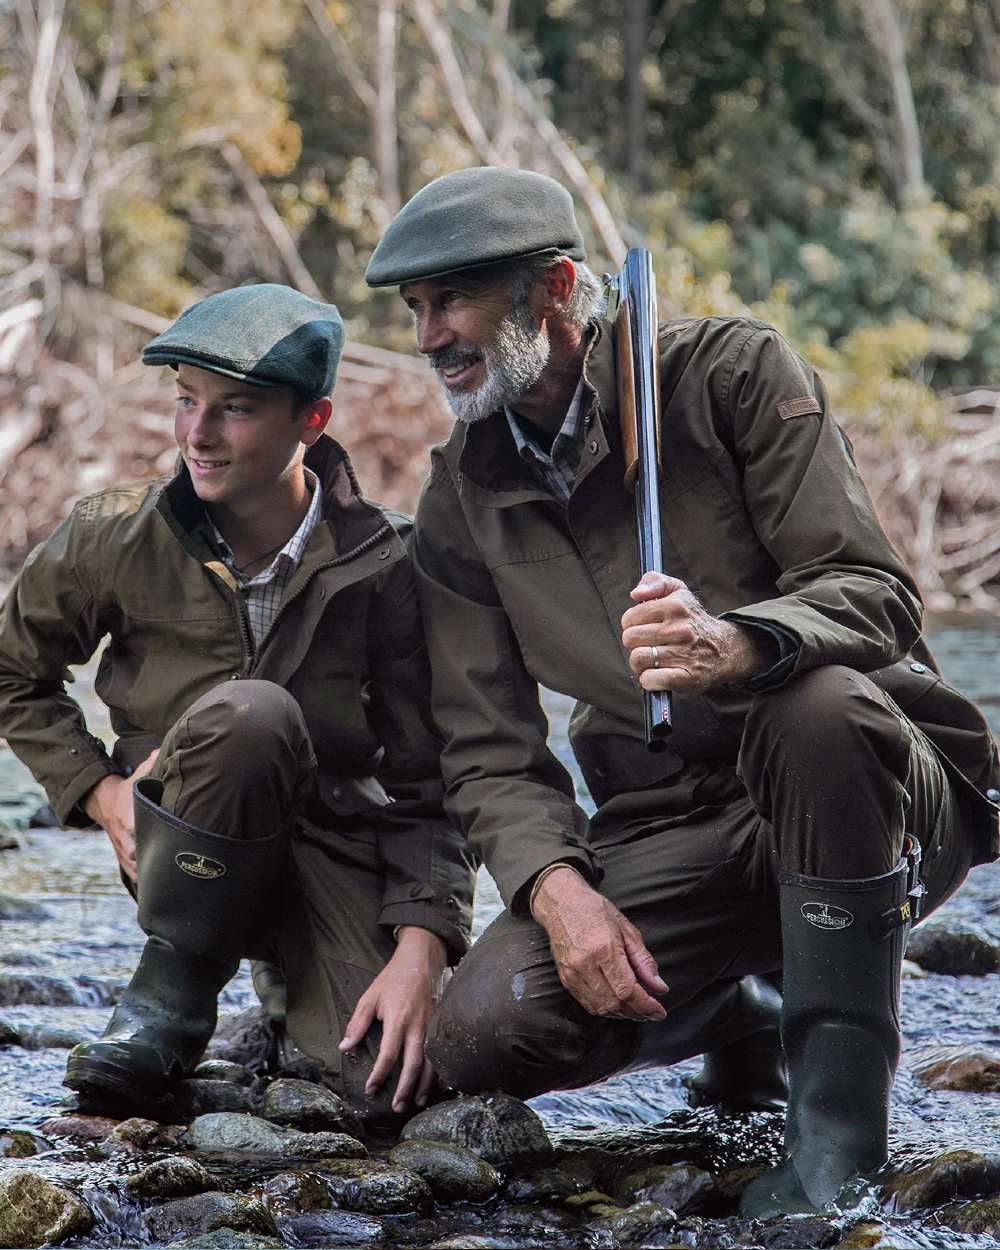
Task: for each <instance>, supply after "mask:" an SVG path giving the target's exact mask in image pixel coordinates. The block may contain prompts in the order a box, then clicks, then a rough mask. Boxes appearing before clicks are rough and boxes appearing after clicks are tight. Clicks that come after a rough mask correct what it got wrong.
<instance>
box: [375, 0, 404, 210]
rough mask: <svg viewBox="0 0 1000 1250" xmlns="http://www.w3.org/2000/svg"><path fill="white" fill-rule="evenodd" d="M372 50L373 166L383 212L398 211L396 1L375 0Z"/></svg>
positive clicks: (399, 200) (397, 27) (397, 22)
mask: <svg viewBox="0 0 1000 1250" xmlns="http://www.w3.org/2000/svg"><path fill="white" fill-rule="evenodd" d="M377 30H378V36H377V40H376V51H375V99H376V104H375V115H374V119H373V120H374V125H375V167H376V168H377V169H378V175H379V183H380V185H381V188H382V199H383V201H384V202H385V207H386V212H387V213H388V214H389V216H391V217H394V216H395V215H396V213H398V212H399V207H400V204H401V202H402V201H401V197H400V193H399V160H398V142H399V140H398V133H397V130H398V128H397V120H396V44H397V33H398V30H399V13H398V9H397V3H396V0H378V23H377Z"/></svg>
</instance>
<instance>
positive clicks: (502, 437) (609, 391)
mask: <svg viewBox="0 0 1000 1250" xmlns="http://www.w3.org/2000/svg"><path fill="white" fill-rule="evenodd" d="M583 382H584V389H585V392H589V393H590V394H589V403H590V404H591V405H594V404H596V408H597V413H598V414H599V415H600V417H601V418H602V420H603V422H604V425H605V429H606V431H607V437H608V442H609V444H611V445H617V444H619V443H620V442H621V438H620V435H619V433H618V394H617V383H616V380H615V361H614V343H613V335H612V327H611V325H610V323H608V322H605V321H600V322H598V323H597V324H596V325H595V327H594V331H593V337H592V338H591V341H590V345H589V347H588V348H587V354H586V356H585V357H584V361H583ZM587 402H588V399H587V398H586V397H585V399H584V403H587ZM449 444H450V446H451V447H452V449H453V450H455V449H457V451H458V467H459V472H460V475H461V479H462V481H461V486H462V489H463V490H465V489H466V488H467V486H469V485H470V484H471V486H472V487H473V493H475V494H477V495H479V496H480V498H482V495H481V492H487V493H493V494H497V495H503V496H504V502H505V503H522V502H526V501H527V500H529V499H550V498H551V496H550V495H549V493H548V491H546V490H544V489H543V488H542V487H541V486H540V485H539V483H538V482H537V480H536V479H535V478H534V477H533V476H532V474H531V471H530V470H529V469H528V466H527V465H526V464H525V463H524V461H523V460H522V459H521V457H520V456H519V455H518V453H517V448H516V446H515V445H514V439H513V436H512V434H511V432H510V427H509V426H508V424H507V418H506V416H505V414H504V413H503V411H498V412H494V413H492V414H491V415H490V416H488V417H486V418H485V419H484V420H482V421H476V422H474V423H473V424H472V425H464V424H463V423H462V422H457V423H456V425H455V429H454V430H453V431H452V435H451V438H450V440H449Z"/></svg>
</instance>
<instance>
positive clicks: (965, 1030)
mask: <svg viewBox="0 0 1000 1250" xmlns="http://www.w3.org/2000/svg"><path fill="white" fill-rule="evenodd" d="M931 639H932V642H933V645H934V649H935V652H936V654H937V657H938V660H939V663H940V664H941V667H942V670H943V672H944V675H945V677H946V679H947V680H949V681H950V682H951V684H952V685H955V686H957V687H958V688H960V689H962V690H964V691H966V692H968V693H969V694H970V695H972V696H973V697H974V698H975V699H976V700H977V702H978V703H979V704H980V706H981V707H982V708H983V711H984V713H985V714H986V715H987V717H988V719H989V720H990V722H991V724H992V726H993V728H994V731H995V732H997V733H1000V623H997V622H992V621H985V622H978V623H976V624H973V625H968V624H965V625H951V624H939V625H938V626H937V627H936V628H934V629H933V630H932V631H931ZM92 671H93V670H92V668H91V669H87V670H83V671H82V672H81V674H80V675H79V681H78V684H77V686H76V687H75V691H76V693H77V696H78V697H79V699H80V702H81V703H82V704H83V706H84V707H85V709H86V711H87V715H88V719H89V720H90V723H91V728H92V729H93V730H94V732H97V733H99V734H104V735H107V734H108V733H109V729H108V726H107V720H106V717H104V715H103V709H101V708H100V707H99V706H98V705H97V704H96V701H95V700H94V696H93V693H92V690H91V688H90V684H89V677H90V674H91V673H92ZM546 710H547V711H548V713H549V717H550V724H551V729H552V741H553V744H554V746H555V749H556V750H557V753H558V754H559V755H560V757H561V758H562V759H563V761H564V762H565V763H566V764H567V766H569V767H570V768H571V769H573V770H574V772H575V768H574V765H573V761H572V757H571V756H570V753H569V747H568V741H567V738H566V724H567V720H568V714H569V703H568V701H567V700H566V699H564V698H562V697H561V696H555V695H548V696H547V697H546ZM577 775H578V774H577ZM581 801H582V802H584V804H587V802H588V800H587V797H586V795H585V794H581ZM42 802H43V795H42V794H41V791H40V790H39V788H38V787H37V786H36V785H35V783H34V781H33V780H32V779H31V777H30V775H29V774H28V773H27V771H26V770H25V769H24V768H23V767H22V766H21V765H20V764H19V763H18V761H17V760H16V759H15V758H14V757H13V755H12V754H11V752H10V751H9V750H8V749H7V748H6V746H5V745H4V744H2V742H0V839H2V837H3V833H2V831H3V830H4V829H6V830H8V831H12V832H13V835H14V838H15V839H16V841H17V842H19V844H20V845H19V846H18V847H17V848H16V849H9V850H5V851H2V852H0V894H15V895H20V896H23V897H25V898H26V899H28V900H30V901H33V902H35V903H36V904H38V905H40V907H41V908H42V909H44V915H42V916H34V917H30V918H23V919H11V920H7V921H4V922H2V923H0V984H4V985H5V986H6V990H5V997H0V1004H2V1003H4V1002H5V1001H6V1003H7V1004H10V1005H2V1006H0V1017H2V1019H4V1020H7V1021H9V1022H10V1023H11V1024H12V1025H14V1027H15V1028H18V1029H20V1030H23V1029H24V1027H25V1026H30V1028H29V1032H30V1033H32V1034H33V1048H30V1049H29V1048H25V1047H22V1046H11V1047H8V1048H6V1049H3V1048H0V1136H2V1134H3V1133H4V1132H5V1131H10V1130H11V1129H15V1128H37V1126H38V1125H39V1124H41V1123H42V1122H43V1121H44V1120H46V1119H47V1118H49V1117H51V1116H53V1115H56V1114H59V1113H60V1112H61V1111H63V1110H65V1109H66V1108H67V1107H69V1106H71V1105H72V1103H71V1098H70V1096H69V1095H68V1093H67V1091H65V1090H64V1089H63V1088H62V1086H61V1084H60V1081H61V1078H62V1073H63V1068H64V1065H65V1059H66V1049H65V1046H66V1042H67V1039H66V1038H65V1037H64V1038H62V1039H60V1038H59V1036H58V1033H59V1031H60V1030H70V1031H72V1032H74V1033H75V1034H80V1033H84V1034H87V1035H90V1036H97V1035H98V1034H99V1033H100V1031H101V1029H102V1028H103V1025H104V1022H105V1020H106V1019H107V1016H108V1013H109V1008H108V1005H107V1004H108V1002H109V1000H110V998H111V996H112V995H113V994H114V992H115V990H116V987H118V986H120V985H121V983H122V982H124V981H125V980H127V978H128V976H129V975H130V973H131V970H132V968H133V967H134V965H135V963H136V961H137V959H138V956H139V952H140V949H141V944H142V942H141V939H142V935H141V933H140V931H139V929H138V927H137V926H136V924H135V919H134V916H135V912H134V905H133V904H132V902H131V900H130V899H129V898H128V896H127V895H126V894H125V891H124V890H123V889H122V887H121V885H120V883H119V880H118V875H117V871H116V865H115V861H114V857H113V854H112V852H111V849H110V845H109V843H108V841H107V839H106V838H105V836H104V835H103V834H101V833H88V832H77V833H67V832H62V831H59V830H54V829H45V828H31V829H29V828H27V822H28V818H29V816H30V815H31V813H32V812H34V811H35V809H36V808H37V807H38V806H39V805H40V804H41V803H42ZM498 907H499V899H498V897H497V894H496V889H495V887H494V886H493V883H492V882H491V881H490V880H489V878H488V877H486V876H485V874H483V875H482V876H481V878H480V883H479V889H478V893H477V907H476V932H477V933H478V932H479V931H481V929H482V928H483V926H484V925H485V924H486V923H488V922H489V920H490V919H492V917H493V916H494V915H495V914H496V911H497V910H498ZM937 916H938V918H941V919H945V918H951V919H952V920H956V921H962V922H969V923H971V924H974V925H976V926H977V927H978V928H979V929H980V930H981V931H982V932H984V933H985V934H987V935H988V936H989V937H990V938H991V940H992V941H993V942H995V943H1000V864H993V865H986V866H983V867H980V868H978V869H976V870H974V872H973V873H972V874H971V875H970V878H969V880H968V881H967V882H966V884H965V885H964V886H963V888H962V889H961V890H960V891H959V892H958V894H957V895H956V896H955V897H954V898H953V899H951V900H950V901H949V902H948V903H947V904H946V905H945V907H944V908H943V909H941V911H940V912H939V913H937ZM998 982H1000V977H998V976H997V975H992V976H987V977H953V976H937V975H929V976H927V977H925V978H921V979H908V980H905V981H904V984H903V1022H904V1055H903V1061H902V1063H901V1066H900V1073H899V1076H898V1078H897V1082H896V1086H895V1089H894V1094H893V1152H894V1156H893V1162H894V1163H896V1164H899V1165H903V1164H906V1165H908V1166H914V1165H916V1164H919V1163H922V1162H924V1161H927V1160H929V1159H931V1158H933V1157H934V1156H935V1155H937V1154H940V1153H941V1152H942V1151H944V1150H947V1149H953V1148H956V1147H962V1148H968V1149H975V1150H983V1149H989V1148H991V1149H992V1150H993V1151H997V1152H1000V1094H982V1093H978V1094H973V1093H957V1092H938V1093H932V1092H929V1091H928V1090H926V1089H925V1088H924V1087H923V1085H922V1084H920V1083H919V1082H918V1081H917V1080H916V1079H915V1078H914V1076H913V1067H914V1065H915V1063H916V1062H917V1061H918V1059H920V1058H921V1057H922V1056H923V1055H925V1054H926V1052H927V1049H928V1047H930V1046H942V1045H956V1046H959V1045H961V1046H966V1047H968V1046H970V1045H974V1046H976V1047H981V1048H986V1049H992V1050H994V1051H996V1050H997V1049H998V1048H1000V1015H998V1006H1000V994H998ZM19 985H20V986H22V987H23V989H22V990H21V991H20V996H21V997H22V998H23V999H24V1000H25V1001H22V1002H20V1003H18V1002H17V1001H16V1000H17V998H18V997H19V991H18V988H17V987H18V986H19ZM32 985H34V986H36V987H37V986H38V985H42V986H43V987H44V989H43V992H41V993H38V992H37V990H36V991H32V990H31V988H30V987H31V986H32ZM39 998H41V999H44V1000H45V1002H44V1003H39V1002H38V1001H37V1000H38V999H39ZM254 1001H255V999H254V996H253V992H252V989H251V987H250V980H249V976H248V973H247V967H246V965H244V966H243V968H242V969H241V971H240V973H239V974H238V975H237V977H235V978H234V979H233V981H232V982H230V984H229V986H227V988H226V989H225V991H224V992H223V996H222V1002H221V1010H222V1011H223V1012H226V1011H236V1010H240V1009H241V1008H243V1007H245V1006H248V1005H250V1004H252V1003H253V1002H254ZM29 1040H31V1039H29ZM52 1043H55V1044H52ZM694 1066H695V1065H693V1064H682V1065H678V1066H677V1067H675V1068H671V1069H666V1070H660V1071H656V1072H645V1073H639V1074H634V1075H632V1076H628V1077H622V1078H618V1079H613V1080H611V1081H608V1082H605V1083H604V1084H603V1085H599V1086H595V1087H592V1088H591V1089H589V1090H585V1091H580V1092H575V1093H570V1094H561V1095H549V1096H546V1097H543V1098H539V1099H536V1100H535V1101H534V1103H533V1105H534V1107H535V1109H536V1110H537V1111H538V1112H539V1113H540V1114H541V1116H542V1118H543V1120H544V1121H545V1122H546V1124H547V1126H548V1127H549V1128H550V1130H552V1131H556V1132H558V1133H560V1134H568V1135H569V1138H568V1139H572V1138H574V1137H577V1138H578V1137H580V1136H581V1135H584V1136H585V1135H586V1134H587V1133H590V1132H592V1131H597V1130H608V1129H613V1128H619V1129H623V1130H626V1131H627V1130H628V1127H629V1126H634V1127H635V1132H636V1133H637V1134H642V1133H644V1132H646V1131H647V1129H645V1128H644V1127H642V1126H650V1125H654V1124H655V1123H656V1122H657V1121H660V1120H662V1119H663V1117H664V1116H665V1115H669V1114H670V1113H671V1112H676V1111H677V1110H678V1109H680V1108H683V1107H685V1106H686V1102H685V1099H684V1093H685V1090H684V1086H683V1084H682V1079H683V1077H684V1076H685V1075H687V1074H689V1073H690V1072H691V1071H692V1069H693V1067H694ZM44 1158H45V1156H41V1157H40V1158H39V1159H38V1160H37V1162H38V1163H39V1165H40V1166H43V1160H44ZM31 1162H32V1166H34V1165H35V1162H36V1160H32V1161H31ZM98 1166H99V1165H97V1164H95V1165H94V1167H95V1169H96V1168H98ZM97 1180H98V1178H97V1175H96V1173H95V1175H94V1176H92V1177H91V1181H92V1182H93V1183H95V1184H96V1183H97ZM892 1226H894V1227H898V1228H899V1235H900V1237H902V1238H903V1240H902V1241H901V1243H900V1244H904V1245H911V1244H912V1245H926V1246H997V1245H1000V1241H997V1240H995V1239H993V1238H991V1237H990V1236H984V1235H972V1234H957V1233H953V1232H949V1231H948V1230H945V1229H935V1228H934V1226H933V1220H930V1221H929V1222H928V1221H927V1219H926V1218H924V1219H922V1220H920V1221H916V1222H915V1221H914V1220H913V1219H912V1218H909V1217H902V1216H900V1217H893V1219H892ZM904 1227H905V1228H906V1230H907V1232H906V1236H904V1233H903V1230H904ZM907 1238H910V1240H907ZM912 1238H916V1240H912ZM74 1244H78V1245H85V1244H89V1243H87V1242H79V1241H78V1242H76V1243H74ZM95 1244H96V1243H95ZM104 1244H107V1243H106V1242H105V1243H104ZM785 1244H791V1243H790V1242H786V1243H785ZM880 1244H882V1245H889V1244H890V1243H889V1242H882V1243H880ZM892 1244H896V1243H892Z"/></svg>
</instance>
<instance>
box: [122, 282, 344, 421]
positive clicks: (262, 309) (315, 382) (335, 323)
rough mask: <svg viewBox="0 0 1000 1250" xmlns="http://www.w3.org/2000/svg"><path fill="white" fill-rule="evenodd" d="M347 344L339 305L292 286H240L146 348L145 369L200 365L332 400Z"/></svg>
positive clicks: (191, 311) (200, 306) (197, 308)
mask: <svg viewBox="0 0 1000 1250" xmlns="http://www.w3.org/2000/svg"><path fill="white" fill-rule="evenodd" d="M343 346H344V323H343V321H341V319H340V313H339V312H338V311H337V309H336V307H335V306H334V305H333V304H321V303H319V302H318V301H317V300H313V299H309V298H308V296H305V295H302V294H301V293H300V292H299V291H293V290H292V288H291V287H290V286H280V285H278V284H277V283H274V282H262V283H259V284H258V285H256V286H240V287H234V288H233V289H232V290H230V291H220V292H219V293H218V294H217V295H210V296H209V297H208V298H207V299H203V300H201V301H199V302H198V303H197V304H192V305H191V307H190V308H188V309H185V311H184V312H182V313H181V315H180V316H179V317H178V318H177V320H176V321H175V322H174V324H173V325H172V326H170V327H169V328H168V329H166V330H164V331H163V333H162V334H159V335H157V337H156V338H155V339H152V340H151V341H150V342H149V343H147V344H146V346H145V347H144V348H143V351H142V360H143V364H147V365H197V367H198V368H199V369H208V370H210V371H211V372H212V373H221V374H224V375H225V376H226V377H228V378H238V379H239V380H240V381H241V382H249V383H251V384H252V385H253V386H294V387H297V388H299V389H301V390H304V391H308V392H309V394H310V395H311V396H313V397H316V398H318V397H319V396H321V395H328V394H329V393H330V391H331V390H332V389H333V382H334V379H335V378H336V376H337V365H338V364H339V363H340V353H341V350H342V349H343Z"/></svg>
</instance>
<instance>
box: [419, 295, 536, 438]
mask: <svg viewBox="0 0 1000 1250" xmlns="http://www.w3.org/2000/svg"><path fill="white" fill-rule="evenodd" d="M400 295H401V296H402V298H403V300H404V301H405V302H406V305H407V307H408V308H409V309H410V311H411V312H412V313H413V319H414V322H415V324H416V330H417V350H418V351H420V352H421V353H422V354H423V355H425V356H426V357H427V359H428V361H429V362H430V364H431V366H432V368H433V369H434V371H435V372H436V373H437V376H438V380H439V381H440V383H441V385H442V386H443V387H444V391H445V395H446V396H447V398H448V403H449V405H450V406H451V409H452V411H453V412H454V414H455V416H456V417H458V418H459V420H461V421H465V422H467V423H470V424H471V423H472V422H473V421H481V420H482V419H483V418H484V417H488V416H489V415H490V413H492V412H496V411H497V409H498V408H502V407H504V405H507V404H514V403H516V402H517V400H518V399H520V398H521V396H523V395H524V394H525V393H526V392H527V391H529V390H530V389H531V388H532V387H533V386H534V385H535V383H536V382H537V381H538V379H539V378H540V377H541V375H542V373H543V372H544V370H545V366H546V364H547V363H548V359H549V350H550V349H549V338H548V335H547V334H546V332H545V330H544V328H543V327H542V326H541V325H540V323H539V319H538V318H537V317H536V316H535V314H534V312H533V311H532V307H531V300H530V295H529V294H527V293H524V292H521V291H519V290H518V288H517V286H516V285H515V286H512V284H511V281H510V280H509V279H503V278H494V279H493V280H491V281H483V279H482V277H481V276H480V277H479V278H477V277H476V275H475V272H474V271H473V272H472V273H471V274H469V275H465V274H454V275H449V276H446V277H443V278H426V279H424V280H423V281H420V282H407V283H406V284H405V285H404V286H402V287H401V288H400Z"/></svg>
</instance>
